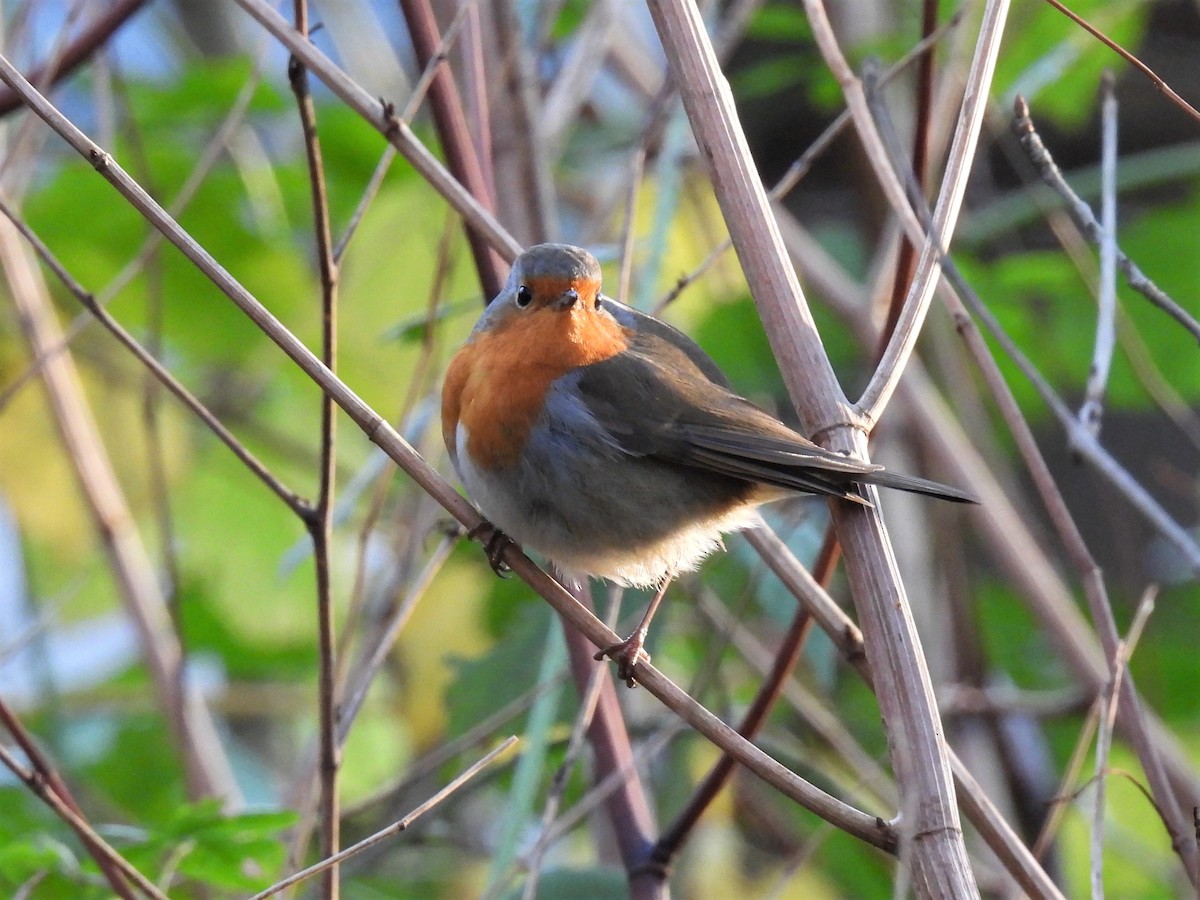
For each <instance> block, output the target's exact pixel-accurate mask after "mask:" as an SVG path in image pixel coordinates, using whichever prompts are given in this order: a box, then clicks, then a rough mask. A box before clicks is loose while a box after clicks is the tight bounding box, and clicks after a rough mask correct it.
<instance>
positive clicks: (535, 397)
mask: <svg viewBox="0 0 1200 900" xmlns="http://www.w3.org/2000/svg"><path fill="white" fill-rule="evenodd" d="M546 281H547V279H541V280H539V283H538V285H537V291H538V294H539V295H541V296H545V295H543V294H542V291H543V290H544V288H545V282H546ZM564 283H565V286H564V287H563V288H562V289H561V290H559V291H555V292H554V293H553V294H551V295H550V296H553V297H558V296H561V294H562V293H563V291H566V290H569V289H571V287H572V284H571V283H570V282H566V281H565V280H564ZM582 287H583V285H582V284H581V285H580V286H578V287H575V289H576V290H579V291H580V294H581V298H587V297H588V296H589V295H588V294H585V293H584V290H582V289H581V288H582ZM591 296H594V288H593V289H592V294H591ZM628 346H629V335H628V334H627V333H626V331H625V329H623V328H622V327H621V326H620V325H619V324H618V323H617V322H616V321H615V320H614V319H613V318H612V317H611V316H607V315H603V314H601V313H600V312H598V311H596V310H594V309H593V308H592V306H591V305H590V304H589V303H585V302H582V299H581V302H580V303H577V304H575V305H574V306H572V307H571V308H569V309H556V308H551V307H535V308H533V309H530V310H528V311H517V310H514V312H513V314H512V315H509V316H505V317H504V319H503V320H501V321H500V322H498V323H497V324H496V326H495V327H494V328H493V329H492V330H490V331H486V332H483V333H482V334H478V335H476V336H475V338H474V340H472V341H471V342H470V343H469V344H467V345H466V346H465V347H463V348H462V349H461V350H459V351H458V354H457V355H456V356H455V357H454V360H453V361H452V362H451V364H450V368H449V370H448V371H447V372H446V381H445V385H444V387H443V389H442V437H443V438H444V439H445V441H446V445H447V447H449V448H451V450H453V448H454V443H455V439H456V432H457V428H458V425H459V423H460V422H461V423H462V424H463V425H464V426H465V427H466V429H467V434H468V435H469V438H468V444H467V452H468V453H469V454H470V456H471V462H472V463H473V464H474V465H475V466H478V467H479V468H482V469H491V470H495V469H501V468H507V467H510V466H512V465H514V464H515V463H516V462H517V461H518V460H519V459H520V456H521V452H522V451H523V450H524V449H525V442H526V440H527V439H528V437H529V431H530V429H532V428H533V426H534V424H535V423H536V422H537V420H538V417H539V416H540V415H541V413H542V409H543V407H544V406H545V400H546V392H547V391H548V390H549V389H550V385H551V384H552V383H553V382H554V381H555V380H556V379H558V378H560V377H562V376H563V375H565V374H567V373H568V372H570V371H572V370H574V369H577V368H579V367H581V366H586V365H591V364H592V363H596V362H601V361H602V360H605V359H608V358H610V357H612V356H615V355H616V354H618V353H620V352H622V351H623V350H625V349H626V348H627V347H628Z"/></svg>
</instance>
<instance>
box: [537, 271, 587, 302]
mask: <svg viewBox="0 0 1200 900" xmlns="http://www.w3.org/2000/svg"><path fill="white" fill-rule="evenodd" d="M528 286H529V289H530V290H532V291H533V298H534V303H535V304H536V305H539V306H544V305H545V304H547V303H552V302H553V301H555V300H557V299H558V298H559V297H561V296H562V295H563V294H565V293H566V292H567V291H571V290H574V291H578V292H579V296H580V298H581V299H583V300H586V301H588V302H594V301H595V299H596V294H598V293H599V292H600V282H598V281H596V280H595V279H594V278H552V277H549V276H539V277H537V278H530V279H529V281H528Z"/></svg>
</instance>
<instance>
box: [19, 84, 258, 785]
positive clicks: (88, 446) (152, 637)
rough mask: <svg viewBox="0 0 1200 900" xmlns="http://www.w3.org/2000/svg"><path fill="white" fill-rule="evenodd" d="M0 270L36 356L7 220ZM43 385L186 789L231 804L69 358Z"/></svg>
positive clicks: (35, 312) (38, 314)
mask: <svg viewBox="0 0 1200 900" xmlns="http://www.w3.org/2000/svg"><path fill="white" fill-rule="evenodd" d="M4 64H5V65H7V60H4ZM25 84H26V85H27V84H28V82H25ZM0 266H2V267H3V270H4V276H5V278H6V279H7V281H8V285H9V290H10V294H11V297H12V301H13V303H14V304H15V305H16V307H17V309H18V312H19V319H20V322H21V326H22V329H23V331H24V333H25V338H26V341H27V343H28V345H29V348H30V352H31V355H32V356H34V357H38V356H40V355H42V354H45V353H46V352H47V351H48V350H50V349H51V348H54V347H57V346H59V344H60V343H61V338H62V331H61V327H60V325H59V323H58V319H57V317H56V315H55V313H54V309H53V304H52V303H51V300H50V296H49V289H48V288H47V286H46V283H45V281H44V280H43V278H42V273H41V271H40V270H39V269H38V268H37V266H36V264H35V262H34V260H33V259H32V258H31V254H30V253H29V251H28V249H27V248H26V247H25V246H24V245H23V244H22V243H21V241H20V237H19V234H18V232H17V230H16V228H15V227H14V226H13V225H12V224H11V222H10V221H9V220H8V219H3V220H0ZM42 382H43V384H44V385H45V388H46V393H47V396H48V399H49V402H50V408H51V412H52V414H53V417H54V422H55V425H56V426H57V428H58V432H59V437H60V439H61V441H62V444H63V448H64V450H65V452H66V455H67V458H68V461H69V462H70V464H71V466H72V468H73V469H74V473H75V477H76V480H77V483H78V486H79V490H80V493H81V494H82V496H83V499H84V502H85V505H86V506H87V509H88V512H89V513H90V515H91V517H92V523H93V525H94V527H95V529H96V533H97V536H98V538H99V540H100V543H101V545H102V546H103V549H104V553H105V555H106V557H107V559H108V564H109V567H110V569H111V571H112V575H113V579H114V581H115V582H116V584H117V588H118V590H119V593H120V596H121V598H122V600H123V601H124V605H125V609H126V611H127V613H128V614H129V616H130V618H131V619H132V621H133V624H134V627H135V629H136V631H137V634H138V639H139V645H140V649H141V652H142V656H143V658H144V660H145V662H146V667H147V669H148V671H149V674H150V678H151V682H152V683H153V684H154V686H155V689H156V691H157V694H158V700H159V706H160V709H161V710H162V711H163V714H164V715H165V716H166V718H167V722H168V724H169V726H170V731H171V734H172V737H173V738H174V740H175V744H176V749H177V750H178V752H179V754H180V756H181V758H182V760H183V763H184V769H185V771H186V773H187V778H188V787H189V790H190V792H191V794H192V795H193V796H196V797H200V796H218V797H223V798H226V799H230V800H232V799H234V798H236V796H237V793H238V792H237V785H236V782H235V781H234V779H233V775H232V771H231V769H230V766H229V760H228V758H227V756H226V754H225V751H224V747H223V746H222V744H221V742H220V739H219V737H218V735H217V732H216V726H215V724H214V723H213V721H212V718H211V715H210V713H209V711H208V709H207V708H206V707H205V706H204V703H203V701H202V700H201V698H200V697H199V696H198V695H196V694H194V692H192V691H190V690H187V689H184V688H182V687H181V686H182V684H183V681H182V673H181V671H180V670H181V668H182V666H183V654H182V649H181V647H180V645H179V641H178V638H177V636H176V634H175V632H174V630H173V628H172V626H171V621H170V615H169V613H168V611H167V606H166V601H165V599H164V597H163V594H162V591H161V589H160V587H159V584H158V579H157V575H156V573H155V569H154V565H153V563H152V562H151V561H150V558H149V555H148V554H147V552H146V548H145V545H144V544H143V543H142V540H141V536H140V535H139V534H138V531H137V528H136V526H135V524H134V520H133V514H132V512H131V511H130V509H129V505H128V503H127V502H126V499H125V495H124V492H123V490H122V488H121V485H120V482H119V481H118V480H117V477H116V474H115V472H114V471H113V467H112V462H111V459H110V457H109V454H108V451H107V450H106V448H105V446H104V444H103V442H102V440H101V439H100V435H99V433H98V429H97V426H96V422H95V419H94V418H93V416H92V413H91V408H90V407H89V406H88V402H87V399H86V396H85V395H84V391H83V386H82V384H81V382H80V378H79V372H78V370H77V369H76V368H75V365H74V361H73V359H72V358H71V357H70V356H69V355H67V354H62V353H60V354H57V355H55V356H54V357H53V358H52V359H51V360H50V361H48V362H47V363H46V365H45V366H44V368H43V370H42Z"/></svg>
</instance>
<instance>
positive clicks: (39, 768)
mask: <svg viewBox="0 0 1200 900" xmlns="http://www.w3.org/2000/svg"><path fill="white" fill-rule="evenodd" d="M0 724H2V725H3V726H4V728H5V729H6V730H7V731H8V733H9V734H10V735H12V738H13V740H14V741H16V744H17V746H18V747H20V748H21V752H22V753H24V754H25V758H26V759H27V760H29V764H30V765H31V766H32V767H33V769H32V771H31V772H29V775H30V776H31V777H33V778H37V779H40V780H41V781H43V782H45V788H46V790H48V791H51V792H53V793H55V794H57V795H58V798H59V800H61V801H62V803H63V805H64V806H66V807H67V808H68V809H70V810H71V811H72V812H73V813H75V815H76V816H78V817H79V819H80V820H81V821H83V822H86V821H87V819H86V817H85V816H84V814H83V810H82V809H80V808H79V804H78V803H76V802H75V798H74V797H73V796H72V795H71V791H70V789H69V788H68V787H67V784H66V782H65V781H63V779H62V777H61V776H60V775H59V774H58V770H57V769H56V768H55V767H54V765H53V764H52V763H51V762H50V760H49V759H48V758H47V757H46V755H45V754H44V753H42V751H41V748H40V747H38V745H37V743H36V742H35V741H34V740H33V737H32V735H30V734H29V732H28V731H27V730H26V729H25V726H24V724H23V723H22V722H21V720H20V719H18V718H17V715H16V713H14V712H13V711H12V710H11V709H10V708H9V706H8V704H7V703H5V702H4V698H3V697H0ZM27 783H28V782H27ZM35 793H37V792H36V791H35ZM78 834H79V839H80V840H81V841H82V842H83V846H84V847H85V848H87V851H88V854H89V855H91V857H92V859H94V860H96V864H97V865H99V866H100V871H101V872H102V873H103V874H104V877H105V878H106V879H107V880H108V883H109V885H110V886H111V887H112V889H113V891H114V893H116V894H117V895H118V896H120V897H121V898H122V900H133V892H132V891H131V889H130V887H129V885H128V884H127V883H126V881H125V878H124V872H123V870H122V867H120V866H118V865H116V864H115V863H114V861H113V860H112V859H110V858H109V854H108V853H107V852H106V850H105V848H103V847H101V846H100V845H98V844H96V843H94V842H93V841H92V839H91V835H92V834H93V832H91V830H90V829H89V830H86V831H81V832H78Z"/></svg>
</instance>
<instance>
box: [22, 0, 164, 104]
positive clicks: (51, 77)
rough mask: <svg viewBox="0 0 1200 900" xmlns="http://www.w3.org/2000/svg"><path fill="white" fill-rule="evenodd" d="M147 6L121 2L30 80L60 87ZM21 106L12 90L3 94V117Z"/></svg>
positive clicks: (139, 2)
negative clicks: (60, 83)
mask: <svg viewBox="0 0 1200 900" xmlns="http://www.w3.org/2000/svg"><path fill="white" fill-rule="evenodd" d="M145 5H146V0H119V2H117V3H116V4H115V5H114V6H112V7H111V8H110V9H109V10H108V11H107V12H105V13H103V14H102V15H101V16H100V17H99V18H97V19H96V21H95V22H93V23H92V24H91V25H90V26H89V27H88V29H87V31H85V32H84V33H83V34H81V35H79V37H77V38H76V39H75V40H74V41H73V42H72V43H71V45H70V46H69V47H67V48H66V49H65V50H63V51H62V52H61V53H59V54H57V59H55V60H54V62H53V63H51V65H49V66H40V67H38V68H36V69H34V70H33V71H32V72H30V73H29V80H30V81H32V82H34V83H35V84H39V85H42V86H43V87H44V88H48V87H51V86H53V85H56V84H58V83H59V82H60V81H62V80H63V79H64V78H66V77H67V76H68V75H70V74H71V73H72V72H74V71H75V70H76V69H77V68H79V67H80V66H81V65H83V64H84V63H85V62H87V61H88V59H90V58H91V56H92V54H93V53H95V52H96V51H97V50H98V49H100V48H101V47H102V46H104V44H105V43H106V42H107V41H108V39H109V38H110V37H112V36H113V34H115V33H116V31H117V29H118V28H120V27H121V26H122V25H124V24H125V23H126V22H127V21H129V19H130V18H132V17H133V14H134V13H136V12H137V11H138V10H139V9H141V8H142V7H143V6H145ZM20 106H21V95H20V94H19V93H17V92H16V91H14V90H12V89H11V88H8V89H6V90H4V91H2V92H0V116H6V115H8V114H9V113H10V112H12V111H13V110H14V109H18V108H19V107H20Z"/></svg>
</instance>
